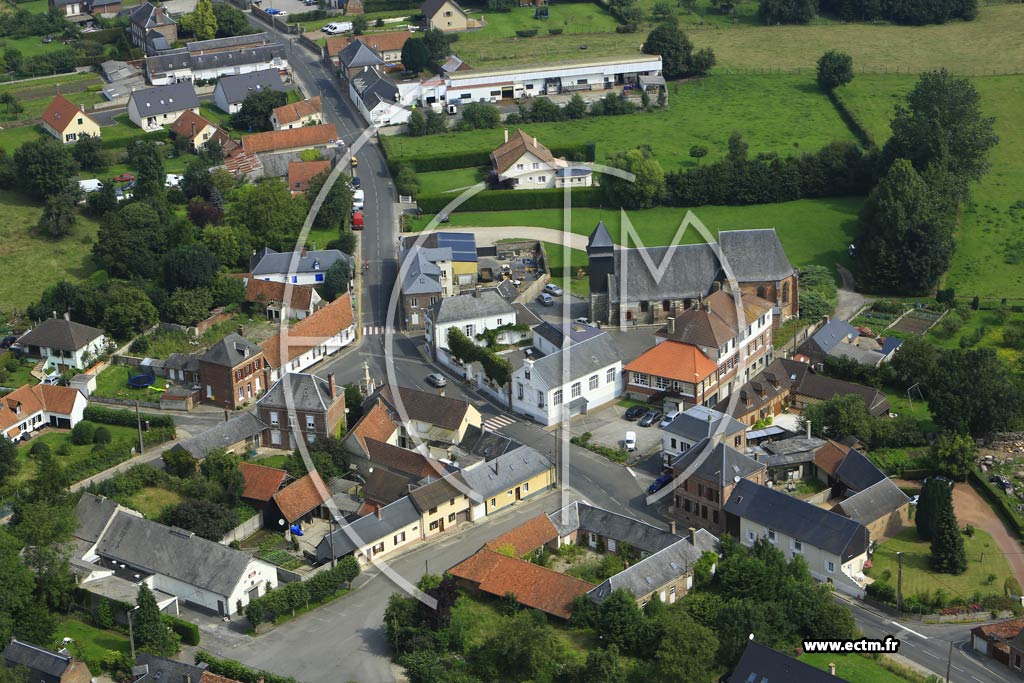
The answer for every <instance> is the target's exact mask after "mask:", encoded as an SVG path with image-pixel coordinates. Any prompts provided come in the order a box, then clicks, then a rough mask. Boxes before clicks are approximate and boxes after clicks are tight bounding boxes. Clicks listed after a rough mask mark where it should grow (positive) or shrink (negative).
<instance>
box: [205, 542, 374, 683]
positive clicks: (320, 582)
mask: <svg viewBox="0 0 1024 683" xmlns="http://www.w3.org/2000/svg"><path fill="white" fill-rule="evenodd" d="M359 571H360V567H359V561H358V560H356V558H354V557H352V556H351V555H347V556H345V557H343V558H341V559H340V560H338V564H337V565H336V566H335V567H334V568H333V569H328V570H326V571H322V572H320V573H319V574H314V575H313V577H312V578H310V579H309V580H308V581H296V582H294V583H288V584H285V585H284V586H278V587H277V588H275V589H273V590H269V591H267V592H266V594H264V595H263V596H262V597H259V598H255V599H253V600H250V601H249V604H248V605H246V606H245V610H244V611H245V616H246V618H247V619H248V620H249V623H250V624H252V627H253V628H256V627H257V626H259V625H260V624H262V623H264V622H267V621H273V622H276V621H277V620H278V619H279V618H280V617H288V616H293V615H294V614H295V611H296V610H299V609H303V608H306V607H309V606H310V605H311V604H317V603H322V602H327V601H328V600H331V599H332V598H334V597H335V596H336V595H337V594H338V591H340V590H342V589H343V588H347V587H349V586H351V585H352V582H353V581H354V580H355V578H356V577H357V576H359ZM214 673H216V672H214Z"/></svg>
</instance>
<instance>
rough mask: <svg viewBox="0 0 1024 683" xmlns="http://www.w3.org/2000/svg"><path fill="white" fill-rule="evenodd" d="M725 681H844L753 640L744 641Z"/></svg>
mask: <svg viewBox="0 0 1024 683" xmlns="http://www.w3.org/2000/svg"><path fill="white" fill-rule="evenodd" d="M728 681H729V683H765V681H767V682H768V683H790V682H791V681H799V682H800V683H848V681H847V680H846V679H845V678H839V677H838V676H833V675H832V674H830V673H829V672H827V671H822V670H821V669H816V668H815V667H813V666H811V665H810V664H804V663H803V662H801V661H800V660H798V659H793V658H792V657H790V656H789V655H785V654H782V653H781V652H778V651H776V650H773V649H771V648H770V647H767V646H765V645H762V644H761V643H759V642H757V641H756V640H751V641H749V642H748V643H747V647H746V649H745V650H744V651H743V656H742V657H740V661H739V663H737V664H736V668H735V669H733V671H732V675H731V676H729V678H728Z"/></svg>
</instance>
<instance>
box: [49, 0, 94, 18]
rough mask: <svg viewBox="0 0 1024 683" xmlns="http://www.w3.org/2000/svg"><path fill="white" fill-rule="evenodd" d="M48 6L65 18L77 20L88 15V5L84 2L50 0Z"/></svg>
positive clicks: (79, 0)
mask: <svg viewBox="0 0 1024 683" xmlns="http://www.w3.org/2000/svg"><path fill="white" fill-rule="evenodd" d="M47 5H48V7H49V8H50V9H51V10H56V11H57V12H59V13H60V15H61V16H63V17H69V18H70V17H75V18H77V17H80V16H82V15H84V14H86V13H87V8H86V4H85V2H83V1H82V0H49V2H47ZM69 20H70V19H69Z"/></svg>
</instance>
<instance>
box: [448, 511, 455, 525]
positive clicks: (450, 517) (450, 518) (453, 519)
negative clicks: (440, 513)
mask: <svg viewBox="0 0 1024 683" xmlns="http://www.w3.org/2000/svg"><path fill="white" fill-rule="evenodd" d="M454 521H455V513H454V512H453V513H451V514H450V515H448V523H449V524H451V523H452V522H454Z"/></svg>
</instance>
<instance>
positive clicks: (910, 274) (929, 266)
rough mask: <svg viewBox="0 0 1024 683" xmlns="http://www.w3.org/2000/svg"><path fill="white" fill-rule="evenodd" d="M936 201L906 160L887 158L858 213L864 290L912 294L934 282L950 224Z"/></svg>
mask: <svg viewBox="0 0 1024 683" xmlns="http://www.w3.org/2000/svg"><path fill="white" fill-rule="evenodd" d="M940 204H941V202H940V201H939V200H937V198H936V196H935V194H934V193H933V192H932V190H930V189H929V187H928V185H927V184H926V183H925V181H924V180H923V179H922V178H921V176H920V175H919V174H918V173H917V171H916V170H914V166H913V165H912V164H911V162H910V161H907V160H905V159H897V160H896V161H895V162H893V164H892V166H890V167H889V170H888V171H887V172H886V174H885V176H883V177H882V179H881V180H880V181H879V182H878V185H876V186H875V189H874V190H872V191H871V194H870V195H869V196H868V199H867V202H866V203H865V204H864V208H863V209H861V213H860V236H859V237H858V240H857V246H858V249H857V254H858V257H859V259H860V260H861V262H862V263H863V265H864V274H865V276H866V277H864V278H863V279H862V281H863V282H864V284H865V286H866V288H868V289H870V290H873V291H887V292H893V293H898V294H903V295H912V294H924V293H927V292H928V291H929V290H930V289H931V288H932V287H933V286H934V285H935V283H936V282H938V279H939V277H940V276H941V275H942V274H943V273H944V272H946V269H947V268H949V262H950V259H951V258H952V256H953V249H954V241H953V230H954V227H955V224H954V221H953V216H951V215H950V214H949V213H947V212H946V211H943V210H942V207H941V206H940Z"/></svg>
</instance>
